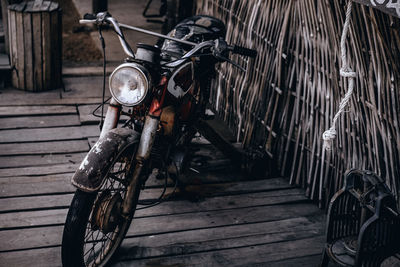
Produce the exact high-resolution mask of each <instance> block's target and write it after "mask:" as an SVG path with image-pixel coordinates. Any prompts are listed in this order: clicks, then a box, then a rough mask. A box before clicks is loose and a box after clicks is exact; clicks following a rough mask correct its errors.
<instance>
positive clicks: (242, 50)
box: [232, 45, 257, 57]
mask: <svg viewBox="0 0 400 267" xmlns="http://www.w3.org/2000/svg"><path fill="white" fill-rule="evenodd" d="M232 52H233V53H235V54H239V55H243V56H248V57H256V56H257V50H254V49H249V48H246V47H242V46H238V45H235V46H234V47H233V50H232Z"/></svg>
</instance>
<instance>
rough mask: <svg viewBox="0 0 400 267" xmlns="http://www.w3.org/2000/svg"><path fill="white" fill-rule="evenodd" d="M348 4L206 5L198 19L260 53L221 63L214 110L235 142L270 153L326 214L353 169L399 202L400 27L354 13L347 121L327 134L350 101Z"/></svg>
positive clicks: (202, 1) (206, 0) (279, 0)
mask: <svg viewBox="0 0 400 267" xmlns="http://www.w3.org/2000/svg"><path fill="white" fill-rule="evenodd" d="M346 3H347V2H346V1H340V0H331V1H328V0H326V1H321V0H301V1H299V0H297V1H295V0H269V1H268V0H199V1H198V4H197V8H198V10H197V11H198V12H197V13H198V14H207V15H211V16H215V17H217V18H219V19H221V20H222V21H224V22H225V23H226V26H227V41H229V42H230V43H233V44H238V45H242V46H246V47H250V48H256V49H257V50H258V52H259V56H258V57H257V58H256V59H255V60H253V59H251V60H249V61H248V60H247V59H246V58H243V57H236V58H234V60H235V61H238V62H239V63H240V64H241V65H243V66H245V67H247V68H248V71H247V73H241V72H240V71H239V70H238V69H236V68H235V67H232V66H230V65H227V64H223V65H221V67H220V70H219V73H218V76H217V78H216V81H215V83H214V85H215V86H213V92H212V98H211V99H213V100H212V101H214V105H215V107H216V109H217V110H218V112H219V114H220V115H221V116H222V117H223V118H224V119H225V120H226V121H227V122H228V123H229V125H230V127H231V128H232V129H234V130H235V131H236V134H237V139H238V141H241V142H242V143H243V144H244V145H246V146H256V147H259V148H262V149H264V150H265V151H266V152H267V153H268V154H270V155H271V156H273V157H274V160H275V161H276V163H277V165H278V168H279V171H280V172H281V174H282V175H285V176H287V177H290V182H291V183H293V184H298V185H301V186H303V187H304V188H306V192H307V195H308V196H309V197H310V198H312V199H316V200H319V201H320V204H321V205H325V204H326V201H327V200H329V197H330V196H332V194H333V193H334V192H335V191H337V190H338V188H339V187H341V185H342V182H343V175H344V173H345V171H346V170H348V169H350V168H361V169H370V170H373V171H375V172H377V173H378V174H379V175H380V176H382V177H383V178H385V179H386V181H387V184H388V186H389V187H390V188H391V190H392V191H393V192H394V193H396V195H397V196H398V195H400V194H399V193H400V192H399V182H400V127H399V121H400V115H399V114H400V30H399V29H400V22H399V19H398V18H395V17H391V16H389V15H386V14H384V13H382V12H380V11H377V10H373V9H371V8H368V7H365V6H361V5H360V4H356V3H354V4H353V13H352V23H351V26H350V33H349V35H350V37H349V38H348V39H347V45H348V46H347V51H348V58H349V65H350V67H351V68H352V69H353V70H355V71H356V72H357V75H358V77H357V79H356V85H355V93H354V95H353V97H352V99H351V101H350V105H349V108H348V112H346V113H345V114H344V115H342V116H341V118H340V119H339V122H338V125H337V128H338V129H337V130H338V134H337V138H336V140H335V141H334V143H333V148H332V151H331V152H323V149H322V145H323V142H322V139H321V136H322V133H323V132H324V131H325V130H326V129H327V128H329V126H330V122H331V119H332V117H333V115H334V114H335V112H336V111H337V109H338V104H339V101H340V98H341V97H343V96H344V94H345V92H346V89H347V88H346V85H345V84H346V83H345V82H344V81H343V78H341V77H340V75H339V69H340V67H341V61H340V36H341V33H342V27H343V24H344V19H345V17H344V16H345V6H346Z"/></svg>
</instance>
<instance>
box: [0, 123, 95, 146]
mask: <svg viewBox="0 0 400 267" xmlns="http://www.w3.org/2000/svg"><path fill="white" fill-rule="evenodd" d="M99 132H100V131H99V128H98V127H97V126H94V125H93V126H82V127H56V128H40V129H17V130H4V131H2V132H1V135H0V143H15V142H38V141H57V140H73V139H84V138H87V137H95V136H99Z"/></svg>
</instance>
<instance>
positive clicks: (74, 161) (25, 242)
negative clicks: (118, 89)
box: [0, 70, 324, 266]
mask: <svg viewBox="0 0 400 267" xmlns="http://www.w3.org/2000/svg"><path fill="white" fill-rule="evenodd" d="M75 71H76V70H75ZM78 72H79V71H78ZM64 81H65V87H66V92H63V91H51V92H44V93H36V94H32V93H25V92H22V91H15V90H11V89H5V90H2V92H1V94H0V128H1V130H0V157H1V158H0V265H1V266H60V265H61V261H60V244H61V236H62V229H63V223H64V220H65V216H66V213H67V209H68V205H69V203H70V201H71V198H72V194H73V191H74V188H73V187H72V186H71V185H70V183H69V181H70V177H71V175H72V173H73V172H74V170H75V168H76V167H77V165H78V164H79V162H80V160H81V159H82V158H83V156H84V154H85V152H87V151H88V150H89V147H90V144H92V143H93V142H95V140H96V137H97V136H98V134H99V130H98V127H97V124H96V121H97V120H96V119H95V118H93V116H91V115H89V114H90V112H91V110H92V109H93V107H94V104H95V103H98V102H100V97H99V96H100V95H101V90H100V89H95V88H96V86H97V85H98V84H101V77H66V78H65V79H64ZM200 147H201V149H200V151H199V152H198V153H199V154H200V155H202V156H203V157H204V158H208V161H207V165H206V167H204V168H203V169H201V174H197V175H193V176H192V177H191V178H189V179H187V181H188V183H189V184H191V185H189V186H188V187H187V190H188V191H189V192H191V193H192V196H194V197H193V198H191V199H187V198H185V197H180V198H176V199H174V200H170V201H168V202H165V203H162V204H161V205H159V206H155V207H152V208H149V209H143V210H140V211H138V212H137V214H136V218H135V220H134V224H133V228H131V230H130V231H129V233H128V236H129V238H127V239H126V240H125V242H124V244H123V246H122V249H121V250H120V252H119V254H118V262H117V263H115V264H114V265H115V266H130V265H131V264H132V263H133V262H135V263H137V264H138V265H139V266H140V265H142V266H161V265H162V266H166V265H167V266H189V265H197V266H199V265H203V266H212V265H217V266H218V265H221V266H226V265H232V266H233V265H238V266H243V265H250V264H261V265H263V266H298V265H300V264H302V265H305V266H316V265H317V263H318V262H319V259H320V255H321V248H322V245H323V234H324V216H323V212H322V211H320V210H319V209H318V208H317V207H316V206H315V205H313V204H311V203H309V201H308V200H306V198H305V197H304V194H303V192H302V190H300V189H296V188H292V187H290V186H289V185H288V182H287V181H286V180H285V179H282V178H274V179H266V180H257V181H246V182H244V181H241V180H243V179H247V178H246V177H241V176H240V175H238V174H236V173H233V171H232V170H231V168H230V166H229V163H228V161H227V160H224V159H223V157H222V155H221V153H219V152H218V151H217V150H216V149H215V148H214V147H212V146H211V145H207V144H205V145H200ZM215 159H218V160H217V161H216V160H215ZM216 162H218V164H216ZM221 162H222V165H221ZM224 163H225V164H224ZM221 166H222V168H221ZM216 167H218V168H216ZM160 191H161V188H159V187H158V186H157V185H156V184H155V183H153V186H152V187H149V188H147V189H146V190H145V191H144V193H143V194H142V197H143V198H149V199H150V198H156V197H157V196H158V194H159V193H160ZM133 259H135V260H133ZM135 266H136V265H135Z"/></svg>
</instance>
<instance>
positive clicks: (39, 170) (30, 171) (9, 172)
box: [0, 164, 79, 178]
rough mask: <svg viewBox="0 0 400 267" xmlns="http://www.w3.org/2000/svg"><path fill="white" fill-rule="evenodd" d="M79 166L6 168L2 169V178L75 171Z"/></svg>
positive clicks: (0, 170) (0, 175)
mask: <svg viewBox="0 0 400 267" xmlns="http://www.w3.org/2000/svg"><path fill="white" fill-rule="evenodd" d="M78 167H79V164H76V165H74V164H59V165H50V166H40V167H36V166H35V167H23V168H4V169H0V178H3V177H17V176H22V175H26V176H27V177H29V176H40V175H49V174H59V173H73V172H75V170H76V169H77V168H78Z"/></svg>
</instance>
